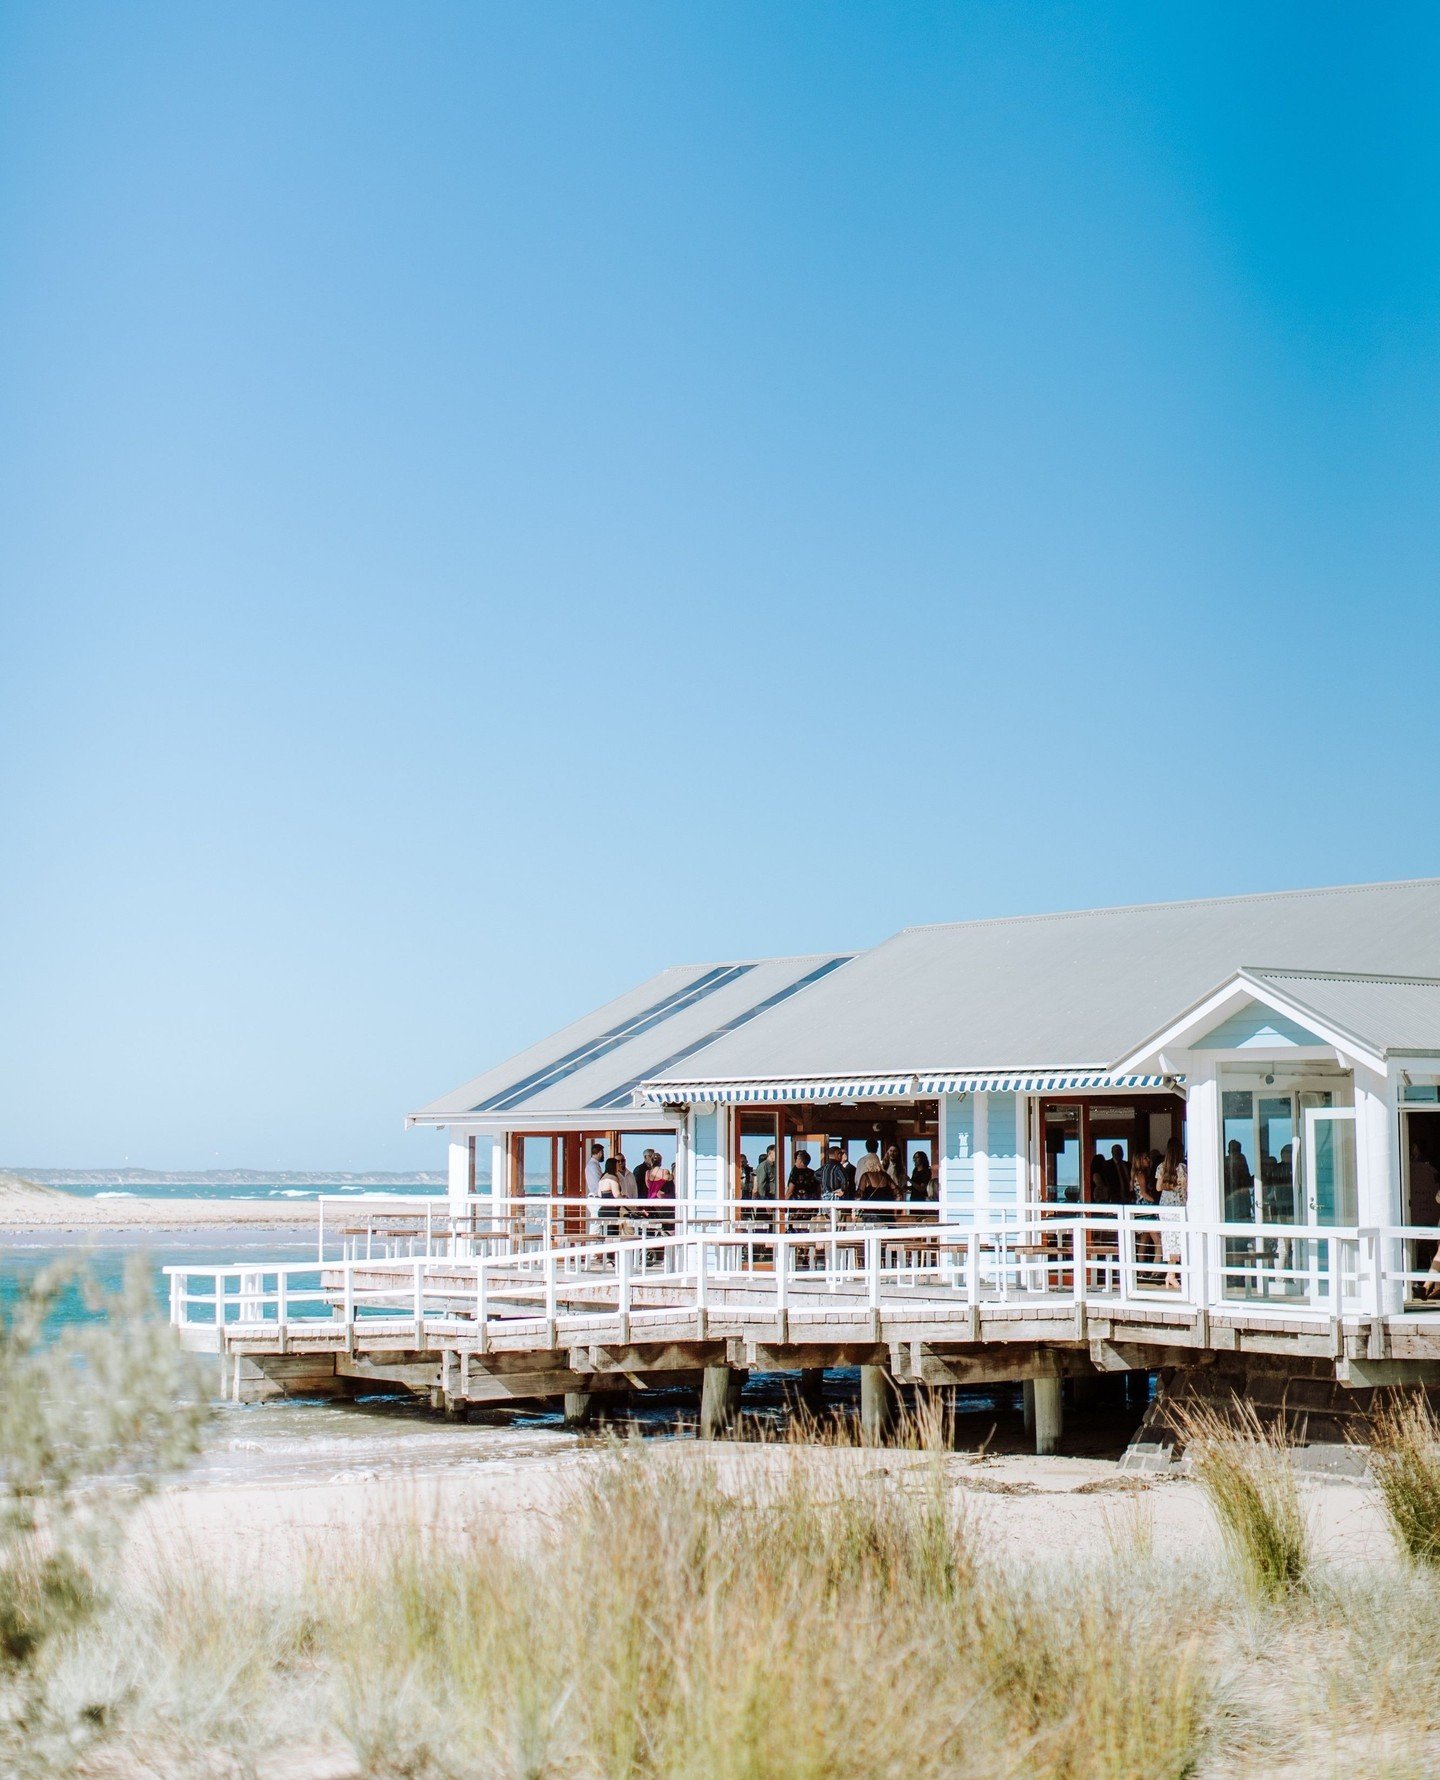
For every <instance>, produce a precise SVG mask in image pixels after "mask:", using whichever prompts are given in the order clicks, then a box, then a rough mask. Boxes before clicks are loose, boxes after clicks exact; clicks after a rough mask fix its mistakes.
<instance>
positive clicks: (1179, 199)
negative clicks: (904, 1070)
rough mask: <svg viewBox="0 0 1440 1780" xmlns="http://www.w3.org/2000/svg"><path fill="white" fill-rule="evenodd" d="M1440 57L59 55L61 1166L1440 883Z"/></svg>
mask: <svg viewBox="0 0 1440 1780" xmlns="http://www.w3.org/2000/svg"><path fill="white" fill-rule="evenodd" d="M1437 80H1440V15H1437V14H1436V13H1435V11H1434V10H1433V9H1432V8H1427V7H1422V6H1414V7H1406V6H1395V7H1388V8H1373V9H1368V10H1366V9H1357V8H1354V7H1351V6H1326V5H1313V4H1310V5H1304V6H1299V5H1297V6H1284V5H1267V6H1265V7H1260V8H1241V7H1234V6H1193V5H1192V6H1177V7H1164V8H1160V7H1155V6H1153V5H1148V4H1145V5H1135V6H1107V5H1103V4H1097V5H1087V6H1078V5H1064V6H1059V5H1045V4H1039V3H1036V0H1025V3H1023V4H1019V3H1017V4H1001V3H994V0H986V3H984V4H955V3H952V4H947V5H943V6H926V5H922V4H916V5H910V6H905V7H895V6H889V5H858V4H839V5H836V4H826V5H819V4H813V5H812V4H794V3H789V0H787V3H786V4H783V5H779V6H776V5H763V6H762V5H754V4H750V5H747V4H738V3H736V0H725V3H724V4H715V5H707V4H700V3H698V0H697V3H695V4H687V5H685V6H681V7H677V6H673V5H661V4H656V5H639V4H611V5H606V6H601V7H597V6H594V5H590V4H564V3H561V0H554V3H552V4H548V5H546V6H545V7H527V6H521V5H518V4H516V5H504V6H497V5H490V6H487V5H480V4H474V3H471V0H467V3H466V4H463V5H455V6H450V5H443V4H435V3H425V4H420V5H416V6H404V7H402V6H399V5H384V6H380V5H369V4H359V3H357V0H345V3H344V4H326V3H323V0H310V3H309V4H306V5H304V6H296V5H277V4H247V5H244V6H241V5H237V4H229V5H214V6H204V7H197V6H194V5H190V4H176V5H173V6H159V5H146V4H140V3H137V4H134V5H130V6H126V7H114V6H110V5H106V4H94V5H87V4H67V5H65V6H54V5H51V4H48V3H44V0H32V3H15V0H12V3H11V4H9V5H7V6H6V7H5V8H4V9H3V11H0V388H3V390H4V391H5V396H4V400H3V404H0V672H3V699H0V822H3V833H4V836H5V840H6V843H7V844H6V846H5V849H4V870H3V873H0V981H3V984H4V996H3V1011H4V1019H3V1022H0V1162H5V1163H9V1164H12V1165H14V1164H21V1165H23V1164H26V1163H29V1164H32V1165H37V1166H39V1165H53V1166H67V1165H74V1166H99V1165H103V1164H107V1163H118V1162H121V1161H122V1160H125V1159H127V1158H128V1159H129V1160H130V1161H131V1162H132V1163H148V1164H150V1165H153V1166H168V1167H177V1168H185V1167H195V1168H201V1167H218V1166H253V1167H296V1168H307V1167H313V1168H325V1167H396V1168H400V1167H406V1166H411V1165H413V1166H428V1165H433V1164H434V1163H435V1161H436V1159H437V1156H438V1144H437V1141H436V1140H435V1139H434V1138H433V1137H431V1136H422V1135H416V1134H410V1135H406V1134H404V1133H403V1131H402V1129H401V1120H402V1116H403V1114H404V1113H405V1111H406V1110H407V1109H408V1108H410V1107H412V1106H414V1105H416V1104H418V1103H420V1102H422V1101H423V1100H425V1099H427V1098H429V1097H431V1096H432V1095H434V1094H437V1093H439V1092H441V1091H443V1090H445V1089H447V1088H449V1087H451V1086H453V1085H454V1084H455V1083H456V1082H457V1081H460V1080H462V1079H464V1077H466V1076H467V1075H469V1074H471V1073H474V1072H475V1071H477V1070H478V1069H479V1068H481V1067H482V1066H485V1065H488V1064H489V1063H491V1062H493V1061H496V1060H498V1059H499V1058H501V1057H503V1056H505V1055H506V1054H508V1053H509V1052H510V1051H512V1050H514V1049H517V1048H519V1046H520V1045H522V1044H524V1043H527V1042H529V1041H530V1040H531V1039H533V1038H535V1037H537V1036H539V1035H541V1034H543V1033H544V1032H546V1031H548V1030H550V1029H552V1028H553V1027H555V1026H557V1025H559V1024H561V1023H562V1022H564V1021H565V1020H567V1019H569V1018H571V1017H573V1016H574V1015H575V1014H577V1013H579V1012H581V1011H583V1010H585V1009H586V1008H588V1007H591V1006H593V1005H595V1004H597V1003H599V1002H601V1001H603V1000H605V999H607V998H608V997H609V996H611V995H612V994H614V993H616V992H618V991H619V990H621V989H623V988H625V987H626V986H628V985H629V984H630V983H632V982H633V981H635V980H638V979H639V978H641V977H643V976H646V975H648V974H650V973H651V972H652V971H653V970H655V969H657V968H659V967H660V966H662V965H664V964H667V963H676V962H683V961H689V960H693V959H708V958H718V957H730V956H747V955H755V954H763V953H771V952H783V951H791V950H807V951H808V950H814V949H821V948H830V947H847V946H858V945H864V944H867V943H870V942H873V941H875V940H878V939H880V938H882V937H883V936H884V935H886V934H887V933H889V932H891V931H893V930H894V929H895V928H897V927H900V926H903V925H905V924H907V923H911V922H918V921H934V920H943V919H949V918H963V917H966V916H972V915H986V914H995V913H1010V912H1026V911H1032V910H1043V909H1050V908H1059V907H1075V906H1084V905H1089V904H1101V903H1110V902H1117V901H1140V900H1149V899H1157V898H1173V897H1185V896H1195V895H1208V894H1215V893H1224V892H1233V891H1245V890H1256V889H1268V888H1276V887H1286V886H1295V885H1309V884H1322V883H1332V882H1349V881H1356V880H1362V879H1371V878H1391V877H1406V876H1419V875H1428V874H1432V873H1435V872H1437V871H1440V856H1437V851H1440V850H1437V843H1436V823H1435V818H1434V814H1433V810H1434V790H1433V786H1434V780H1435V774H1436V770H1437V762H1440V716H1437V711H1440V684H1437V682H1440V672H1437V669H1440V652H1437V649H1436V642H1435V621H1436V586H1437V567H1440V537H1437V524H1436V515H1437V504H1436V490H1437V488H1440V422H1437V416H1440V328H1437V315H1440V306H1437V296H1440V235H1437V220H1440V209H1437V198H1436V193H1437V190H1440V121H1437V114H1436V109H1435V105H1434V94H1435V91H1436V88H1437Z"/></svg>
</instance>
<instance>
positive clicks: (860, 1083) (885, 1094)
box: [634, 1069, 1174, 1106]
mask: <svg viewBox="0 0 1440 1780" xmlns="http://www.w3.org/2000/svg"><path fill="white" fill-rule="evenodd" d="M1173 1079H1174V1078H1173V1077H1170V1076H1163V1075H1109V1074H1107V1072H1106V1071H1105V1070H1103V1069H1086V1070H1079V1071H1071V1072H1069V1073H1067V1074H1060V1073H1052V1074H1049V1075H1042V1074H1039V1073H1037V1072H1036V1071H1034V1070H1009V1071H1006V1072H1004V1073H1002V1074H995V1075H890V1076H850V1077H833V1078H828V1079H824V1080H821V1079H817V1078H815V1077H813V1076H812V1077H810V1078H809V1079H808V1080H794V1081H774V1082H762V1081H754V1082H722V1081H709V1082H707V1081H688V1082H685V1081H659V1082H654V1081H651V1082H642V1083H641V1084H640V1086H639V1087H638V1088H637V1089H636V1090H635V1096H634V1099H635V1104H636V1105H637V1106H668V1105H694V1104H695V1102H697V1101H705V1102H708V1103H719V1104H721V1105H726V1106H745V1105H767V1106H773V1105H775V1104H777V1103H779V1102H794V1101H803V1102H805V1103H806V1104H810V1105H819V1104H822V1103H824V1102H826V1101H837V1100H840V1101H843V1100H914V1099H916V1098H925V1099H929V1098H931V1097H932V1096H935V1095H938V1094H1072V1093H1075V1092H1077V1091H1078V1090H1080V1089H1098V1090H1103V1089H1106V1088H1111V1089H1116V1090H1118V1091H1120V1092H1124V1091H1126V1090H1132V1089H1135V1088H1163V1087H1165V1086H1166V1085H1167V1084H1168V1083H1169V1082H1171V1081H1172V1080H1173Z"/></svg>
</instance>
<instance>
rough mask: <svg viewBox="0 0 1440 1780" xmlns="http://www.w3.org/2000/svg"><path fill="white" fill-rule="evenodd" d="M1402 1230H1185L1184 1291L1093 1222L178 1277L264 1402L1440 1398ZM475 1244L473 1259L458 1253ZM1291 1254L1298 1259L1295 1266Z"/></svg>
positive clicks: (764, 1237)
mask: <svg viewBox="0 0 1440 1780" xmlns="http://www.w3.org/2000/svg"><path fill="white" fill-rule="evenodd" d="M1407 1240H1408V1234H1407V1233H1406V1232H1402V1231H1385V1230H1381V1231H1341V1230H1336V1229H1330V1228H1325V1229H1318V1228H1317V1229H1315V1230H1288V1231H1286V1232H1285V1234H1284V1240H1283V1249H1277V1250H1274V1251H1271V1252H1267V1251H1263V1250H1262V1248H1261V1245H1260V1244H1259V1243H1257V1241H1256V1239H1255V1233H1254V1231H1253V1230H1245V1229H1242V1228H1241V1227H1238V1226H1221V1227H1218V1228H1216V1229H1215V1230H1204V1229H1199V1228H1197V1227H1194V1226H1187V1227H1186V1231H1185V1247H1186V1254H1185V1259H1184V1261H1183V1263H1182V1265H1181V1266H1180V1267H1179V1269H1178V1273H1179V1275H1180V1282H1179V1286H1178V1288H1177V1289H1166V1287H1165V1286H1164V1284H1163V1276H1164V1272H1165V1269H1164V1265H1163V1263H1157V1261H1156V1260H1155V1257H1154V1253H1153V1250H1152V1249H1151V1248H1150V1247H1149V1246H1147V1240H1146V1233H1145V1231H1144V1229H1143V1228H1140V1229H1138V1230H1137V1229H1136V1228H1134V1227H1133V1226H1131V1225H1127V1224H1126V1223H1125V1222H1124V1221H1123V1220H1120V1221H1117V1220H1114V1219H1105V1218H1090V1217H1086V1218H1075V1219H1072V1220H1070V1221H1069V1222H1068V1223H1067V1224H1066V1226H1065V1227H1064V1229H1063V1230H1062V1231H1060V1232H1059V1233H1058V1234H1057V1231H1056V1229H1055V1226H1054V1224H1053V1223H1049V1224H1047V1225H1046V1226H1044V1227H1043V1228H1040V1227H1034V1228H1032V1227H1027V1226H1026V1225H1025V1224H1023V1223H1021V1224H1018V1225H1016V1224H1012V1225H1009V1226H1006V1227H1003V1228H995V1229H982V1228H977V1227H965V1226H933V1225H932V1226H929V1227H927V1228H926V1229H924V1230H923V1231H921V1232H917V1231H916V1230H914V1229H904V1228H895V1229H886V1230H873V1229H865V1228H861V1229H850V1230H845V1231H837V1232H834V1233H832V1234H831V1235H829V1236H828V1237H827V1238H825V1239H824V1240H822V1241H817V1240H816V1239H815V1237H814V1236H813V1235H811V1234H807V1233H804V1232H794V1233H780V1234H777V1233H775V1232H759V1233H756V1232H753V1231H740V1230H733V1231H718V1232H717V1231H714V1230H709V1231H705V1232H703V1233H699V1234H681V1235H676V1236H663V1237H653V1238H639V1239H635V1238H629V1239H624V1240H611V1241H607V1242H599V1243H586V1244H579V1245H576V1244H569V1245H567V1246H564V1247H558V1248H546V1249H539V1250H536V1249H534V1248H525V1249H523V1250H519V1251H517V1252H512V1253H498V1254H497V1253H494V1252H490V1253H486V1254H478V1255H477V1254H465V1253H463V1252H452V1253H448V1254H438V1255H436V1254H427V1255H424V1256H420V1257H416V1256H413V1255H382V1256H372V1257H371V1258H370V1259H366V1260H343V1261H340V1260H326V1261H320V1260H318V1259H317V1261H316V1262H315V1263H312V1264H310V1265H309V1266H308V1267H307V1266H303V1265H301V1266H297V1265H295V1264H294V1263H289V1264H286V1265H284V1266H278V1265H277V1266H272V1267H265V1266H264V1265H263V1264H262V1265H260V1266H256V1265H254V1264H253V1263H246V1264H243V1265H237V1266H236V1267H233V1268H206V1269H196V1268H182V1269H170V1270H168V1271H169V1272H170V1274H171V1280H172V1300H171V1315H172V1319H173V1320H174V1321H175V1323H176V1324H177V1325H178V1326H179V1327H180V1329H181V1331H182V1334H183V1336H184V1339H185V1340H186V1342H187V1344H188V1345H190V1346H192V1347H196V1348H200V1349H204V1350H208V1351H211V1352H215V1353H218V1354H219V1355H220V1356H221V1358H222V1368H223V1371H224V1377H225V1381H226V1387H227V1388H228V1389H229V1390H230V1392H231V1393H232V1394H244V1392H245V1389H246V1380H247V1379H253V1377H254V1376H255V1370H256V1369H257V1368H258V1371H259V1372H260V1373H263V1374H264V1375H265V1376H266V1377H267V1378H269V1379H271V1380H272V1381H274V1382H276V1383H278V1385H279V1386H280V1388H282V1389H294V1390H297V1391H305V1392H310V1391H313V1390H316V1389H324V1388H328V1389H331V1390H335V1391H346V1390H360V1389H364V1388H365V1387H366V1386H367V1385H377V1386H378V1385H390V1386H402V1387H404V1388H406V1389H408V1390H411V1391H414V1392H417V1393H420V1394H423V1395H427V1396H429V1398H430V1399H431V1401H432V1402H434V1403H436V1404H437V1405H440V1406H444V1407H446V1408H448V1409H451V1410H453V1411H456V1412H459V1411H461V1410H463V1408H464V1407H465V1406H466V1405H469V1404H485V1403H492V1404H493V1403H502V1402H513V1401H517V1400H525V1401H530V1400H544V1399H548V1398H554V1397H561V1396H564V1397H567V1398H573V1399H576V1400H578V1399H580V1398H585V1399H587V1400H588V1398H589V1396H590V1395H592V1394H594V1393H596V1392H604V1391H618V1390H636V1391H643V1390H647V1389H655V1388H658V1387H661V1386H664V1385H670V1384H676V1383H698V1382H702V1381H703V1380H704V1379H705V1376H706V1375H707V1374H708V1373H714V1374H716V1375H720V1374H725V1375H728V1376H733V1375H736V1374H742V1375H743V1374H746V1373H755V1372H770V1371H794V1370H800V1371H804V1372H815V1371H819V1370H826V1369H830V1368H833V1367H840V1366H860V1367H862V1368H871V1369H876V1370H878V1371H881V1372H883V1373H884V1375H885V1376H886V1377H888V1378H889V1379H892V1380H893V1381H894V1382H896V1383H898V1384H908V1383H915V1384H923V1385H926V1386H933V1387H947V1386H955V1387H965V1386H977V1385H984V1384H990V1383H996V1382H1002V1381H1024V1380H1032V1379H1056V1378H1060V1377H1063V1376H1093V1375H1096V1374H1099V1373H1107V1372H1117V1371H1134V1370H1144V1371H1153V1370H1157V1369H1161V1368H1166V1367H1176V1366H1191V1365H1197V1364H1203V1363H1206V1361H1207V1359H1211V1358H1215V1357H1218V1356H1221V1355H1227V1354H1228V1355H1268V1356H1273V1357H1274V1358H1275V1359H1276V1360H1277V1361H1280V1362H1283V1361H1285V1360H1291V1361H1303V1362H1306V1363H1313V1362H1315V1361H1321V1362H1324V1363H1326V1365H1327V1366H1328V1367H1333V1370H1334V1376H1335V1377H1336V1378H1337V1379H1339V1380H1340V1381H1341V1382H1342V1383H1346V1384H1353V1385H1357V1386H1373V1385H1379V1384H1386V1383H1394V1384H1407V1383H1435V1384H1440V1307H1437V1308H1436V1309H1433V1310H1432V1309H1429V1308H1426V1307H1421V1306H1416V1305H1411V1306H1410V1307H1409V1308H1406V1303H1405V1300H1406V1295H1407V1293H1410V1292H1412V1291H1413V1290H1414V1288H1415V1287H1416V1285H1417V1284H1418V1281H1419V1278H1420V1277H1421V1276H1418V1275H1416V1274H1415V1273H1414V1272H1413V1271H1412V1270H1407V1268H1406V1266H1405V1265H1404V1263H1405V1261H1406V1259H1407V1258H1408V1251H1407V1249H1406V1242H1407ZM450 1246H451V1247H452V1248H453V1249H456V1250H460V1249H463V1246H464V1244H463V1242H460V1241H454V1242H452V1243H451V1245H450ZM1282 1258H1283V1261H1284V1264H1283V1265H1281V1264H1280V1263H1281V1259H1282Z"/></svg>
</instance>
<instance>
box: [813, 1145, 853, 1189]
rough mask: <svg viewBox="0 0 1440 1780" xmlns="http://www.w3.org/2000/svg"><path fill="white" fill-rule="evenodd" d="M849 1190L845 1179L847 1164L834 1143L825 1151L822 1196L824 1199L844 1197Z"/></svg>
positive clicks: (822, 1171)
mask: <svg viewBox="0 0 1440 1780" xmlns="http://www.w3.org/2000/svg"><path fill="white" fill-rule="evenodd" d="M849 1190H850V1189H849V1184H848V1182H847V1181H846V1179H845V1164H844V1163H843V1162H842V1161H841V1160H840V1151H839V1148H838V1147H837V1146H835V1145H832V1146H831V1148H830V1149H829V1150H827V1151H826V1153H825V1161H824V1165H823V1166H822V1167H821V1170H820V1197H821V1198H822V1199H843V1198H844V1197H845V1196H846V1194H847V1193H848V1192H849Z"/></svg>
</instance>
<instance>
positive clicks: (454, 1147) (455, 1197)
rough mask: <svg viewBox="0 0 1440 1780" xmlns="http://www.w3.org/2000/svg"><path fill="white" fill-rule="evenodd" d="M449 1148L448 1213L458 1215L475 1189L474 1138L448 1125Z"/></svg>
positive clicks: (447, 1176)
mask: <svg viewBox="0 0 1440 1780" xmlns="http://www.w3.org/2000/svg"><path fill="white" fill-rule="evenodd" d="M449 1133H450V1150H449V1158H448V1160H449V1167H448V1170H447V1174H446V1180H447V1184H448V1187H449V1199H450V1215H451V1217H454V1218H458V1217H460V1216H461V1215H462V1214H463V1213H464V1211H465V1209H466V1201H467V1200H468V1199H469V1197H470V1195H471V1193H472V1192H474V1190H475V1139H474V1138H473V1137H472V1136H471V1135H470V1133H469V1132H468V1131H464V1130H461V1128H460V1127H459V1126H458V1125H451V1126H450V1127H449Z"/></svg>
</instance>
